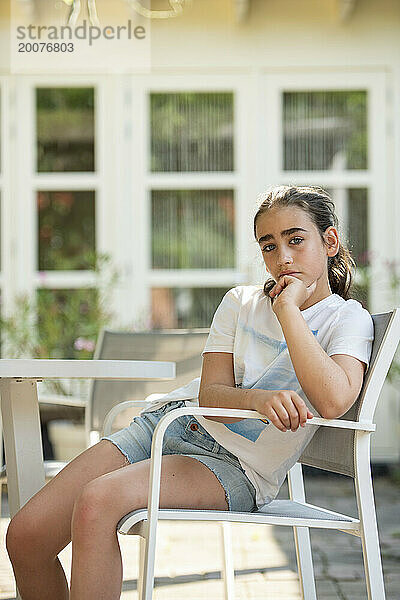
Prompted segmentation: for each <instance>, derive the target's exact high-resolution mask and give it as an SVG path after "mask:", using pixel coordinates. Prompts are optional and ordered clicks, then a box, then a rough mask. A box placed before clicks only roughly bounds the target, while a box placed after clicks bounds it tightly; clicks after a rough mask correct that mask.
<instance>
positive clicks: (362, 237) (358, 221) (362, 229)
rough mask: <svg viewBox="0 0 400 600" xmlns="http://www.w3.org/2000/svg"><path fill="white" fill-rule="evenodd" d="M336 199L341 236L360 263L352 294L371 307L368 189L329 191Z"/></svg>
mask: <svg viewBox="0 0 400 600" xmlns="http://www.w3.org/2000/svg"><path fill="white" fill-rule="evenodd" d="M327 191H328V192H329V194H330V196H331V198H332V200H333V201H334V202H335V205H336V212H337V213H339V214H342V215H344V217H343V218H342V219H341V221H343V222H341V225H342V236H344V242H345V244H346V245H347V247H348V248H349V250H350V252H351V255H352V257H353V258H354V261H355V263H356V266H357V270H356V277H355V280H354V282H353V287H352V292H351V295H352V297H353V298H355V299H356V300H359V301H360V302H361V303H362V304H363V305H364V306H365V307H368V296H369V287H370V282H369V256H368V249H369V240H368V218H369V217H368V190H367V189H366V188H350V189H345V190H344V189H336V190H327Z"/></svg>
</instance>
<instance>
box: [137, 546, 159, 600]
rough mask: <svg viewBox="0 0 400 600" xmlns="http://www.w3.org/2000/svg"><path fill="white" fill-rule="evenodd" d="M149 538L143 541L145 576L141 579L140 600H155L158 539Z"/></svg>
mask: <svg viewBox="0 0 400 600" xmlns="http://www.w3.org/2000/svg"><path fill="white" fill-rule="evenodd" d="M149 538H150V542H149ZM149 538H147V537H146V538H143V539H142V545H143V549H141V552H142V553H143V561H142V563H143V575H142V577H141V579H142V582H141V595H140V596H139V600H152V598H153V587H154V564H155V558H156V557H155V554H156V538H155V536H149Z"/></svg>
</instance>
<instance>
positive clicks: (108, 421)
mask: <svg viewBox="0 0 400 600" xmlns="http://www.w3.org/2000/svg"><path fill="white" fill-rule="evenodd" d="M158 402H159V400H153V401H146V400H125V402H120V403H119V404H116V405H115V406H113V407H112V408H111V409H110V410H109V411H108V413H107V414H106V416H105V418H104V423H103V431H102V435H103V436H104V435H110V434H111V431H112V426H113V423H114V421H115V419H116V417H117V415H119V413H120V412H122V411H124V410H126V409H127V408H133V407H138V408H140V407H142V408H147V407H148V406H152V405H153V404H154V405H155V404H158Z"/></svg>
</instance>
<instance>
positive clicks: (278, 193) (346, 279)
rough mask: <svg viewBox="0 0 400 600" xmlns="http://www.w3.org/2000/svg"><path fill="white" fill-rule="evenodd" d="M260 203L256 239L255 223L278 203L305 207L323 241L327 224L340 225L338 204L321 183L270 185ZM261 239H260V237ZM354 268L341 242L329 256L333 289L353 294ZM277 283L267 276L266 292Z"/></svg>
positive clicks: (329, 274) (255, 220)
mask: <svg viewBox="0 0 400 600" xmlns="http://www.w3.org/2000/svg"><path fill="white" fill-rule="evenodd" d="M259 198H260V200H261V204H260V206H259V208H258V211H257V213H256V215H255V217H254V237H255V238H256V240H257V234H256V223H257V219H258V217H259V216H260V215H263V214H264V213H266V212H268V211H269V210H270V209H271V208H275V207H278V206H282V207H287V206H298V207H299V208H301V209H302V210H304V211H305V212H306V213H307V214H308V215H309V216H310V217H311V219H312V221H313V223H314V224H315V225H316V226H317V228H318V231H319V233H320V235H321V239H322V241H323V242H324V243H325V240H324V237H323V234H324V232H325V231H326V229H327V228H328V227H337V226H338V218H337V216H336V214H335V205H334V203H333V201H332V200H331V198H330V196H329V194H328V193H327V192H326V191H325V190H323V189H322V188H320V187H313V186H288V185H281V186H276V187H272V188H270V189H268V190H267V191H266V192H264V193H263V194H261V195H260V196H259ZM257 241H258V240H257ZM354 268H355V263H354V260H353V259H352V257H351V255H350V252H349V250H348V249H347V248H346V247H345V246H343V244H339V251H338V253H337V254H336V256H332V257H331V256H330V257H328V279H329V285H330V287H331V290H332V292H333V293H334V294H339V296H342V298H344V299H345V300H348V299H349V298H350V287H351V283H352V280H353V274H352V270H353V269H354ZM274 285H275V281H274V280H273V279H268V280H267V281H266V282H265V284H264V294H265V295H266V296H268V294H269V292H270V291H271V289H272V288H273V286H274Z"/></svg>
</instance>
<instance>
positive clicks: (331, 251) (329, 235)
mask: <svg viewBox="0 0 400 600" xmlns="http://www.w3.org/2000/svg"><path fill="white" fill-rule="evenodd" d="M324 241H325V247H326V253H327V255H328V256H330V257H332V256H336V254H337V253H338V252H339V246H340V242H339V234H338V232H337V229H336V227H327V229H325V232H324Z"/></svg>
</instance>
